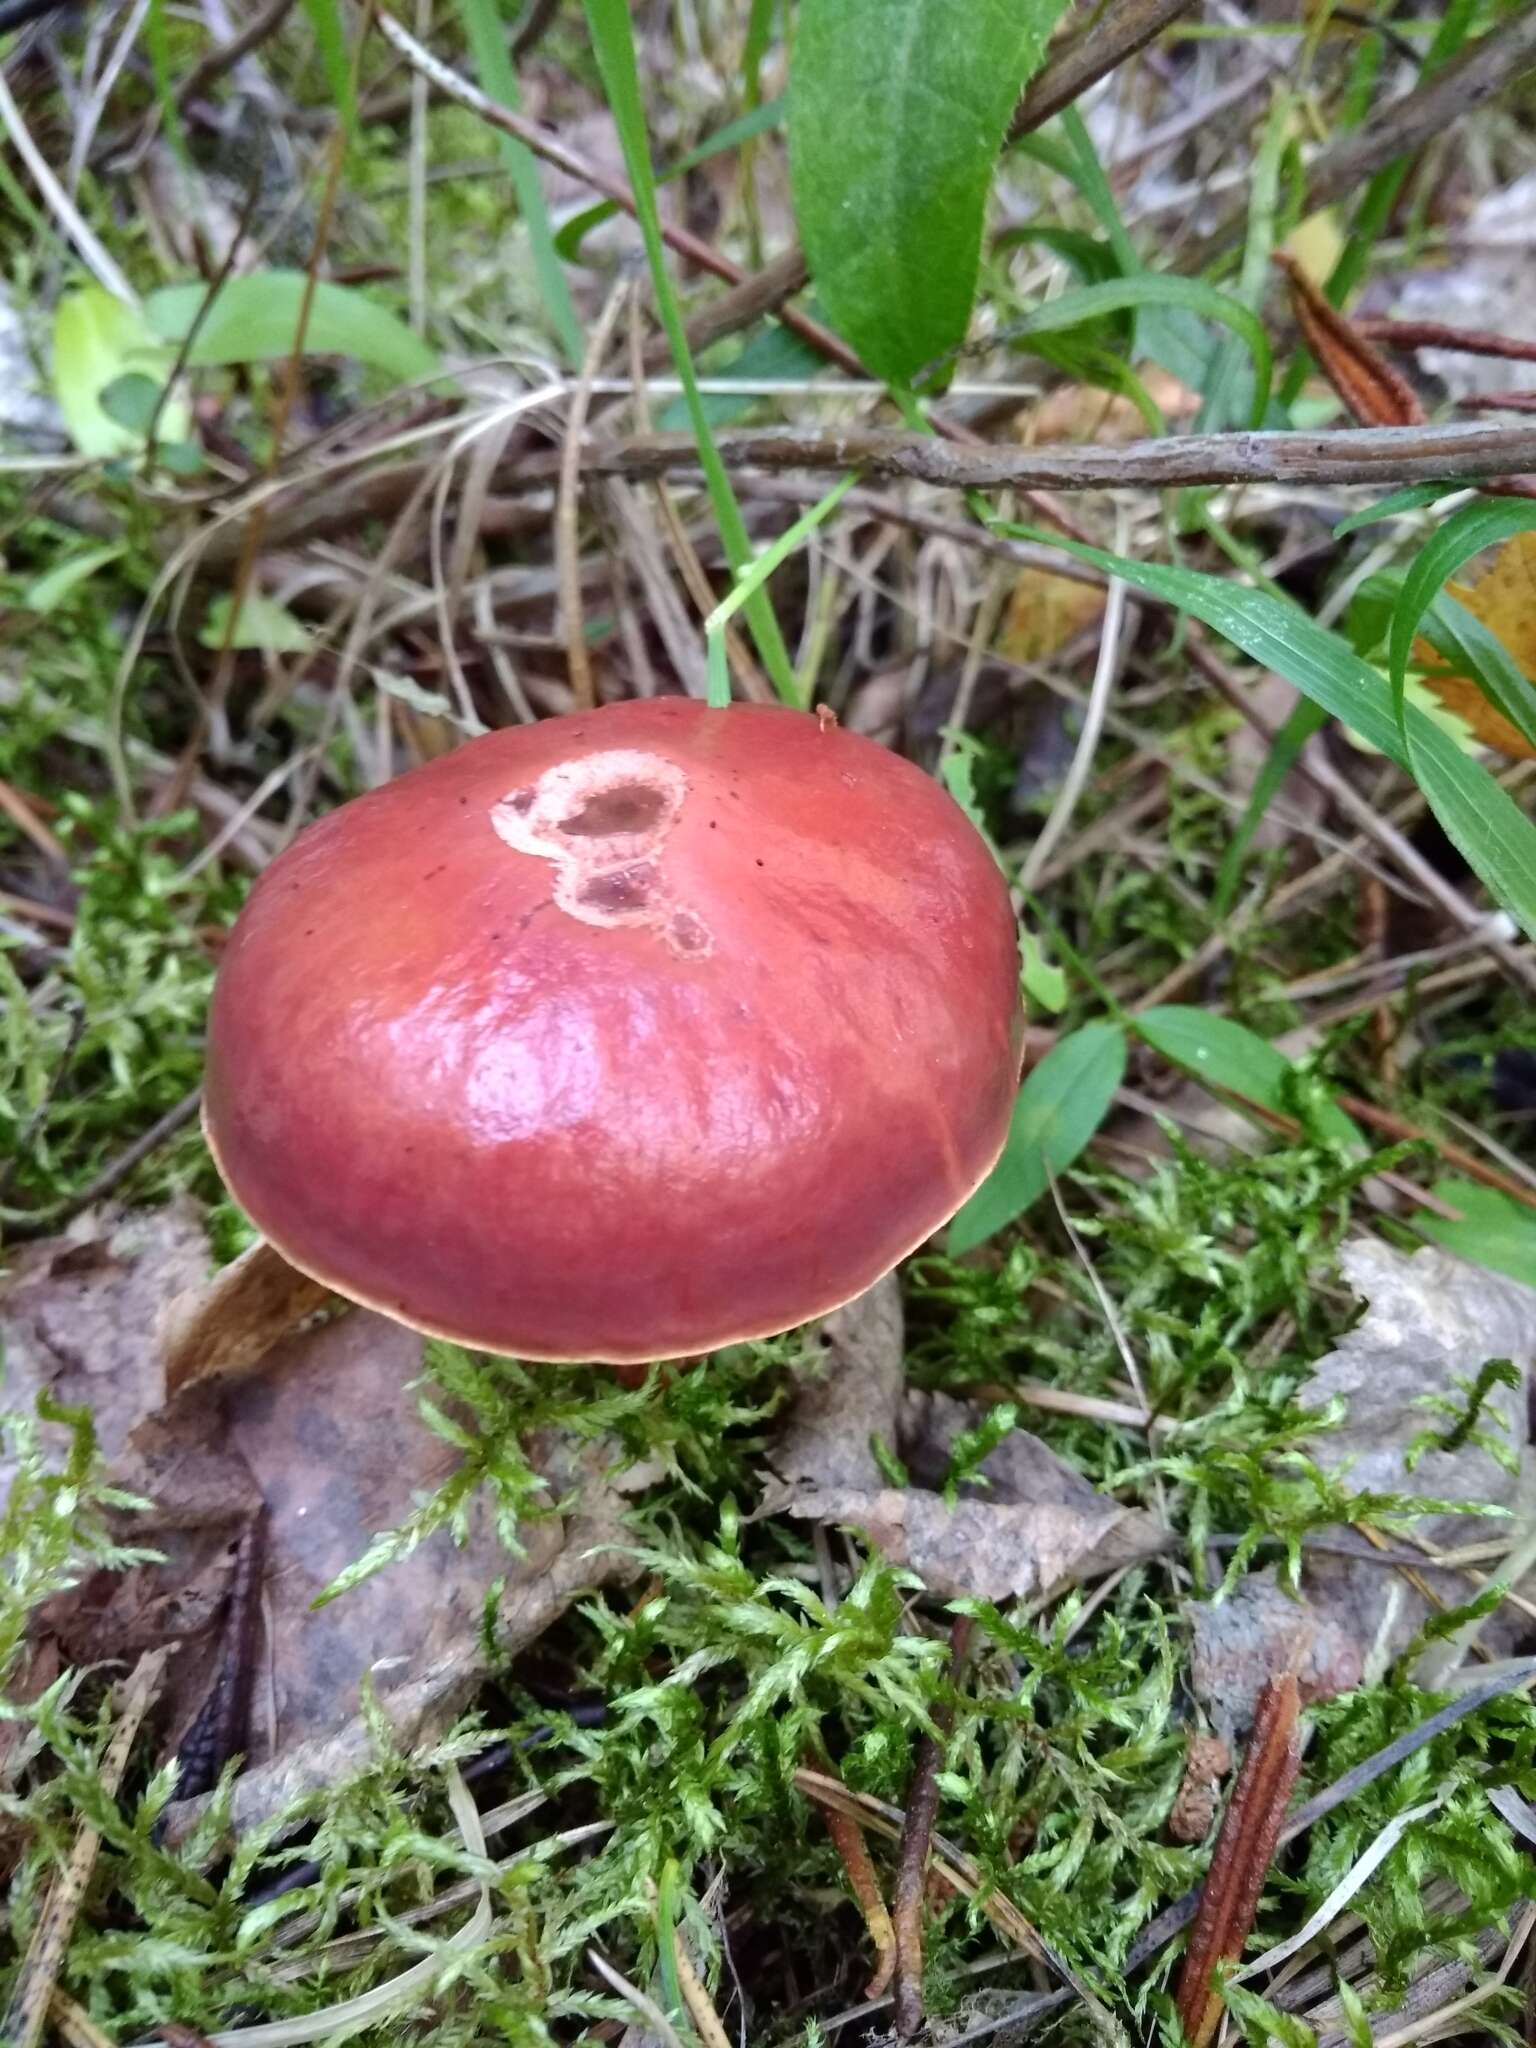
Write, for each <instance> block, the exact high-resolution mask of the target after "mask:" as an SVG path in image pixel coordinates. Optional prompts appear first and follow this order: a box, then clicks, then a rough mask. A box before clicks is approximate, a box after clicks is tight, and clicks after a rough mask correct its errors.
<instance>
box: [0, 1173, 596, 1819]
mask: <svg viewBox="0 0 1536 2048" xmlns="http://www.w3.org/2000/svg"><path fill="white" fill-rule="evenodd" d="M207 1261H208V1254H207V1246H206V1243H205V1241H204V1239H203V1236H202V1231H201V1226H200V1224H199V1223H198V1221H197V1218H196V1213H195V1211H193V1210H192V1209H191V1207H190V1205H172V1206H171V1207H170V1208H169V1209H167V1210H163V1211H155V1212H149V1213H148V1214H146V1215H141V1216H132V1215H122V1214H113V1215H105V1216H101V1217H98V1218H97V1219H95V1221H94V1223H87V1224H83V1225H82V1226H81V1227H80V1228H78V1229H77V1230H76V1231H75V1232H74V1233H72V1234H71V1236H70V1237H69V1238H68V1239H66V1240H61V1241H57V1242H55V1243H53V1244H51V1245H42V1244H40V1245H37V1246H34V1247H31V1248H30V1249H29V1251H28V1252H27V1253H26V1254H24V1255H23V1257H22V1258H21V1259H19V1260H18V1261H17V1270H16V1271H15V1272H14V1273H13V1275H12V1276H10V1278H9V1279H8V1281H7V1283H6V1285H5V1287H4V1289H3V1291H0V1343H3V1344H4V1347H5V1353H6V1357H7V1364H8V1368H9V1370H8V1374H7V1386H6V1397H7V1399H8V1401H9V1402H11V1403H12V1404H14V1405H17V1406H22V1407H30V1406H31V1404H32V1401H33V1398H34V1396H35V1394H36V1392H37V1391H38V1390H39V1389H41V1388H47V1389H49V1390H50V1391H52V1392H53V1393H54V1394H55V1395H56V1397H58V1398H60V1399H67V1400H70V1401H86V1402H88V1403H90V1404H91V1405H93V1406H96V1407H97V1408H98V1412H99V1413H101V1414H102V1415H103V1418H104V1420H103V1427H102V1441H103V1446H104V1448H105V1449H106V1450H107V1451H108V1452H109V1454H110V1455H111V1470H112V1476H113V1478H114V1479H115V1480H116V1481H117V1483H119V1484H120V1485H123V1486H125V1487H126V1488H128V1490H130V1491H132V1492H135V1493H137V1494H139V1495H141V1496H142V1497H144V1498H146V1499H148V1500H149V1501H150V1502H151V1503H152V1510H151V1512H150V1513H149V1514H147V1515H144V1514H139V1515H130V1516H125V1517H124V1518H123V1521H122V1524H121V1534H122V1536H123V1537H124V1539H125V1540H126V1541H130V1542H132V1543H134V1544H136V1545H149V1546H151V1547H153V1548H156V1549H158V1550H159V1551H160V1552H162V1553H163V1555H164V1559H165V1561H164V1562H163V1563H161V1564H149V1565H145V1566H142V1567H138V1568H135V1569H134V1570H131V1571H127V1572H113V1573H98V1574H95V1575H93V1576H92V1577H91V1578H90V1579H89V1580H88V1581H87V1582H86V1583H84V1584H83V1585H82V1586H80V1587H79V1588H77V1589H75V1591H74V1592H72V1593H71V1594H69V1595H65V1596H62V1597H61V1598H60V1599H58V1600H55V1601H54V1602H52V1603H51V1604H50V1606H49V1607H48V1609H47V1610H46V1611H45V1615H44V1617H43V1619H44V1624H45V1627H46V1629H47V1630H48V1631H49V1632H50V1633H51V1635H52V1636H53V1638H54V1639H55V1640H56V1641H57V1642H58V1644H59V1645H60V1646H61V1647H62V1649H63V1651H64V1653H65V1655H66V1657H67V1658H68V1659H69V1660H70V1661H73V1662H80V1661H86V1660H89V1659H93V1658H100V1657H103V1656H117V1657H126V1656H130V1655H133V1654H136V1653H138V1652H141V1651H144V1650H148V1649H151V1648H156V1649H158V1648H166V1649H169V1650H170V1651H171V1653H172V1656H171V1662H170V1664H169V1666H168V1669H167V1683H166V1686H165V1689H164V1694H163V1704H162V1711H163V1716H164V1721H165V1724H166V1726H165V1734H166V1741H165V1745H164V1748H165V1753H166V1754H174V1753H175V1751H176V1748H177V1745H178V1743H179V1740H180V1737H181V1734H182V1733H183V1732H184V1731H185V1729H186V1728H187V1726H188V1725H189V1723H190V1722H191V1721H192V1720H193V1719H194V1717H195V1716H196V1714H197V1712H198V1710H199V1708H200V1707H201V1705H202V1704H203V1702H204V1700H205V1699H206V1697H207V1695H208V1692H209V1689H210V1687H211V1685H212V1684H213V1683H214V1680H215V1678H216V1677H217V1675H218V1672H219V1670H220V1668H221V1659H222V1656H223V1652H224V1646H223V1642H222V1631H221V1626H220V1623H221V1614H222V1608H223V1605H224V1601H225V1596H226V1593H227V1591H228V1588H229V1584H230V1574H231V1570H232V1567H233V1564H234V1560H235V1556H236V1553H237V1548H238V1544H239V1540H240V1537H241V1535H242V1533H243V1532H244V1530H245V1529H246V1528H247V1527H248V1525H249V1523H250V1519H251V1517H252V1516H253V1514H254V1513H255V1512H256V1511H257V1510H258V1509H259V1508H260V1507H262V1506H263V1505H265V1508H266V1511H267V1517H266V1568H265V1573H264V1582H263V1595H262V1597H263V1609H264V1613H265V1616H266V1627H265V1629H264V1630H263V1635H262V1642H261V1647H260V1653H259V1663H260V1677H259V1681H258V1684H257V1688H256V1700H255V1702H254V1706H253V1711H252V1714H251V1729H250V1737H249V1756H250V1759H251V1761H252V1763H253V1765H255V1766H257V1768H255V1769H253V1770H252V1771H249V1772H247V1774H246V1775H245V1777H244V1778H243V1779H242V1780H241V1781H240V1785H239V1787H238V1790H237V1795H236V1800H235V1813H236V1817H237V1823H238V1824H240V1825H245V1824H248V1823H249V1822H251V1821H254V1820H255V1819H257V1818H259V1817H262V1816H264V1815H265V1814H267V1813H269V1812H271V1811H274V1810H276V1809H277V1808H278V1807H279V1806H281V1805H282V1804H283V1803H284V1802H285V1801H286V1800H287V1799H288V1798H289V1797H290V1796H291V1795H292V1794H293V1792H294V1791H296V1790H300V1789H313V1788H314V1787H315V1786H316V1785H320V1784H324V1783H327V1782H331V1778H330V1777H329V1776H327V1773H330V1774H335V1773H338V1772H340V1771H342V1770H345V1769H352V1768H357V1767H359V1766H360V1765H361V1764H362V1763H363V1762H365V1761H366V1759H367V1756H368V1754H369V1737H368V1736H367V1733H366V1731H365V1730H364V1728H363V1727H362V1724H361V1722H360V1721H359V1720H358V1718H357V1715H358V1698H359V1688H360V1686H361V1684H362V1682H363V1680H364V1677H365V1676H367V1677H369V1678H371V1680H372V1683H373V1685H374V1688H375V1690H376V1692H377V1694H378V1697H379V1700H380V1703H381V1705H382V1706H383V1709H384V1711H385V1712H386V1714H387V1715H388V1716H389V1717H390V1719H391V1720H392V1721H393V1722H394V1724H395V1725H396V1727H397V1729H398V1730H399V1734H400V1740H401V1742H402V1743H403V1744H406V1745H409V1744H410V1743H412V1742H415V1741H419V1740H424V1739H427V1738H428V1737H429V1736H430V1735H431V1733H432V1732H433V1731H434V1730H436V1729H438V1728H441V1727H442V1726H444V1725H446V1723H447V1722H448V1721H449V1720H451V1719H452V1717H453V1716H454V1714H456V1713H457V1712H458V1710H459V1709H460V1707H461V1706H462V1705H463V1704H464V1702H465V1701H466V1699H467V1698H468V1697H469V1696H470V1694H471V1693H472V1692H473V1689H474V1687H475V1685H476V1684H477V1683H478V1681H479V1679H480V1677H481V1676H482V1675H483V1670H484V1652H483V1649H482V1647H481V1636H480V1629H481V1621H482V1611H483V1601H484V1597H485V1592H486V1589H487V1587H488V1586H489V1585H490V1584H491V1583H492V1582H493V1581H494V1580H495V1579H497V1578H502V1579H503V1580H504V1581H505V1593H504V1596H503V1601H502V1607H501V1611H500V1615H499V1628H500V1633H501V1641H502V1643H503V1645H504V1646H505V1647H509V1648H512V1649H516V1648H519V1647H521V1646H522V1645H523V1644H525V1643H527V1642H529V1641H531V1640H532V1639H533V1638H534V1636H536V1635H537V1634H539V1633H540V1632H541V1631H542V1630H543V1629H544V1628H547V1627H548V1626H549V1624H550V1623H551V1622H552V1621H553V1620H555V1619H556V1617H557V1616H558V1615H559V1614H560V1613H561V1612H562V1611H563V1609H564V1607H565V1606H567V1605H568V1604H569V1602H570V1601H571V1600H573V1599H574V1598H576V1597H577V1596H578V1595H579V1594H580V1593H581V1592H583V1591H585V1590H587V1589H589V1588H593V1587H596V1586H598V1585H601V1584H603V1583H604V1582H606V1581H608V1580H610V1579H612V1578H615V1577H619V1576H623V1575H626V1574H627V1573H628V1572H629V1571H630V1570H631V1569H632V1566H631V1565H630V1563H629V1561H628V1559H627V1558H626V1557H625V1555H624V1554H623V1553H622V1552H621V1551H620V1550H619V1549H618V1548H617V1547H616V1545H617V1544H618V1542H619V1540H620V1538H621V1535H622V1525H621V1520H620V1516H621V1512H622V1505H623V1503H622V1499H621V1495H620V1492H619V1490H618V1487H617V1486H616V1485H615V1484H614V1483H613V1482H612V1480H611V1479H610V1477H609V1475H608V1472H607V1469H606V1468H607V1467H608V1466H609V1465H611V1464H612V1463H613V1462H614V1460H613V1458H612V1457H611V1456H610V1455H608V1454H607V1453H606V1452H605V1450H604V1447H602V1446H595V1447H593V1446H588V1447H586V1448H585V1449H584V1450H583V1451H582V1452H581V1453H580V1454H579V1455H578V1454H576V1453H575V1452H574V1451H573V1450H572V1449H571V1447H570V1446H568V1445H564V1444H562V1443H559V1442H548V1443H544V1442H541V1443H540V1444H539V1445H537V1446H530V1447H529V1455H530V1458H531V1460H532V1461H533V1462H534V1463H535V1464H536V1466H537V1468H538V1469H539V1470H541V1471H543V1472H545V1473H546V1474H547V1475H548V1478H549V1495H550V1499H551V1501H552V1502H553V1501H556V1500H558V1501H561V1502H562V1503H564V1505H563V1507H562V1511H561V1513H560V1514H558V1515H556V1514H551V1515H550V1516H548V1517H547V1518H538V1519H534V1520H532V1521H530V1522H528V1523H527V1524H526V1525H525V1527H524V1529H523V1530H522V1532H521V1535H522V1539H523V1541H524V1543H525V1545H526V1555H525V1556H523V1557H521V1558H511V1557H509V1556H508V1554H507V1552H506V1550H505V1548H504V1547H503V1546H502V1544H501V1543H500V1541H499V1540H498V1538H497V1536H496V1532H495V1529H494V1526H493V1520H492V1516H491V1514H490V1511H489V1510H488V1509H487V1508H485V1507H483V1505H481V1504H476V1505H475V1506H473V1507H472V1508H471V1511H470V1516H469V1530H468V1535H467V1539H466V1541H465V1542H464V1544H463V1545H462V1546H460V1545H456V1544H455V1543H454V1542H453V1541H452V1539H451V1536H450V1533H449V1532H448V1531H447V1530H446V1529H445V1530H441V1531H439V1532H438V1533H437V1534H435V1535H433V1536H431V1537H429V1538H428V1539H427V1540H426V1541H425V1542H423V1543H422V1544H421V1545H420V1546H419V1547H418V1548H417V1549H416V1550H415V1551H414V1552H412V1553H411V1554H410V1555H408V1556H406V1557H403V1558H401V1559H398V1560H397V1561H395V1562H394V1563H392V1564H390V1565H389V1566H387V1567H386V1568H385V1569H384V1570H382V1571H380V1572H378V1573H376V1574H375V1575H374V1576H373V1577H372V1578H370V1579H366V1580H364V1581H363V1582H362V1583H361V1584H360V1585H357V1586H355V1587H353V1588H352V1589H351V1590H349V1591H348V1592H347V1593H345V1594H343V1595H342V1596H341V1597H340V1598H339V1599H337V1600H334V1601H332V1602H331V1603H330V1604H329V1605H327V1606H326V1607H324V1608H322V1609H320V1610H319V1611H318V1612H316V1611H314V1610H313V1606H312V1603H313V1601H314V1600H315V1597H316V1596H317V1595H318V1594H319V1593H320V1592H321V1591H323V1590H324V1588H325V1587H326V1586H327V1585H328V1584H329V1583H330V1582H331V1581H332V1580H333V1579H334V1578H335V1577H336V1575H337V1574H338V1573H339V1572H341V1571H342V1570H343V1569H344V1567H346V1566H347V1565H349V1564H350V1563H352V1562H353V1561H354V1560H355V1559H356V1558H358V1557H360V1556H361V1555H362V1554H363V1553H364V1552H365V1551H366V1550H367V1549H368V1547H369V1545H370V1543H371V1542H372V1540H373V1538H374V1536H375V1534H376V1533H377V1532H378V1531H379V1530H381V1529H387V1528H390V1527H392V1526H394V1525H396V1524H398V1523H399V1522H401V1521H402V1520H403V1519H404V1518H405V1516H406V1515H407V1514H408V1513H409V1511H410V1508H411V1506H412V1503H413V1499H414V1498H415V1497H416V1496H417V1495H420V1494H423V1493H429V1492H431V1491H434V1490H435V1489H436V1488H437V1487H438V1486H439V1485H441V1483H442V1482H443V1480H444V1479H446V1478H447V1476H448V1475H449V1473H450V1472H451V1471H452V1470H453V1469H454V1467H455V1466H456V1465H457V1463H458V1453H457V1451H455V1450H454V1449H453V1448H452V1447H451V1446H450V1445H448V1444H446V1443H444V1442H443V1440H442V1439H441V1438H440V1437H438V1436H437V1435H436V1434H434V1432H433V1431H431V1430H429V1429H428V1428H427V1427H426V1425H425V1424H424V1423H423V1422H422V1420H421V1418H420V1416H419V1415H418V1413H417V1410H416V1406H415V1403H414V1401H413V1400H412V1399H411V1398H410V1397H409V1395H408V1394H405V1393H403V1391H402V1390H403V1389H404V1388H405V1387H406V1386H407V1384H408V1383H409V1382H410V1381H411V1380H412V1379H413V1378H415V1377H417V1376H418V1375H419V1374H420V1372H421V1370H422V1366H423V1340H422V1339H421V1338H420V1337H419V1336H418V1335H416V1334H415V1333H414V1332H412V1331H409V1330H406V1329H404V1328H403V1327H402V1326H401V1325H399V1324H397V1323H392V1322H389V1321H388V1320H386V1319H385V1318H384V1317H382V1316H376V1315H371V1314H368V1313H366V1312H364V1311H361V1310H356V1311H353V1312H351V1313H349V1314H347V1315H344V1316H341V1317H339V1318H337V1319H336V1320H335V1321H333V1322H331V1323H328V1324H325V1325H323V1326H322V1327H320V1328H318V1329H315V1330H312V1331H307V1332H304V1333H301V1334H299V1335H296V1336H294V1337H292V1338H290V1339H288V1340H287V1341H286V1342H285V1343H284V1344H282V1345H280V1346H279V1347H277V1349H276V1350H274V1351H273V1352H272V1353H271V1354H270V1356H269V1358H268V1361H267V1364H266V1367H265V1369H264V1370H263V1372H262V1373H261V1374H260V1376H259V1377H257V1378H255V1379H250V1380H246V1381H243V1382H239V1383H236V1384H234V1385H231V1386H229V1387H227V1388H225V1389H224V1390H222V1391H220V1390H217V1389H210V1390H208V1391H206V1392H203V1393H200V1394H198V1395H196V1396H194V1397H191V1398H188V1399H185V1400H182V1401H179V1402H177V1403H176V1404H174V1406H172V1407H170V1408H164V1407H162V1406H161V1403H160V1375H161V1361H160V1354H159V1349H158V1344H157V1324H158V1319H159V1317H158V1312H159V1309H160V1307H161V1304H162V1303H163V1301H164V1300H165V1299H166V1298H167V1297H168V1296H169V1295H171V1294H174V1293H176V1292H178V1291H180V1290H182V1289H184V1288H185V1287H186V1286H188V1285H189V1284H193V1283H195V1282H196V1281H197V1280H200V1279H201V1278H202V1276H203V1274H204V1273H205V1272H206V1268H207ZM98 1397H99V1399H98ZM61 1448H62V1445H61ZM634 1480H635V1475H631V1484H633V1483H634ZM185 1804H186V1805H187V1806H191V1807H195V1806H196V1802H186V1803H185ZM186 1824H187V1822H186V1814H185V1813H184V1812H179V1811H178V1810H177V1809H174V1808H173V1809H172V1814H171V1829H170V1833H171V1835H172V1837H173V1838H175V1837H176V1836H177V1835H178V1834H179V1832H180V1831H181V1830H182V1829H183V1828H184V1827H185V1825H186Z"/></svg>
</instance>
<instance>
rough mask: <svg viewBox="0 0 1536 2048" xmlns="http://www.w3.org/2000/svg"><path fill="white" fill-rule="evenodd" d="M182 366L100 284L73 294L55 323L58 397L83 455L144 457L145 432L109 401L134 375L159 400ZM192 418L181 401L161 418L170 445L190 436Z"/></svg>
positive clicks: (174, 401)
mask: <svg viewBox="0 0 1536 2048" xmlns="http://www.w3.org/2000/svg"><path fill="white" fill-rule="evenodd" d="M174 366H175V358H174V355H173V354H172V352H171V351H170V350H169V349H168V348H166V347H165V346H164V345H163V343H162V342H161V340H160V339H159V338H157V336H156V335H155V334H154V333H152V332H151V331H150V328H149V327H147V326H146V325H145V323H144V321H143V320H141V319H140V318H139V316H138V314H137V313H136V312H135V311H134V309H133V308H132V307H131V306H125V305H124V304H123V302H122V300H121V299H115V298H114V297H113V296H112V294H111V293H110V292H108V291H104V290H103V289H102V287H101V286H100V285H98V284H88V285H82V286H81V288H80V289H79V290H78V291H73V292H66V293H65V294H64V296H63V298H61V299H60V301H59V304H58V309H57V311H56V312H55V314H54V317H53V391H54V396H55V398H57V400H58V402H59V410H60V412H62V413H63V415H64V424H65V426H66V427H68V429H69V437H70V439H71V440H72V441H73V442H74V444H75V446H76V447H77V448H78V449H79V451H80V453H81V454H82V455H87V456H93V457H106V458H109V459H110V458H111V457H113V456H119V455H134V454H137V453H138V452H139V451H140V450H141V449H142V448H143V446H144V435H143V433H142V431H140V430H139V429H138V428H136V427H134V426H131V425H128V424H125V423H124V421H123V420H121V419H120V418H114V417H113V415H112V413H111V412H109V411H108V410H107V409H106V407H105V406H104V405H103V403H102V396H103V393H105V392H106V391H107V390H109V389H110V388H112V387H113V386H119V387H120V386H121V382H122V380H123V379H124V378H127V377H142V378H144V379H145V380H146V381H147V382H148V383H150V384H151V385H152V386H153V387H154V391H155V395H156V398H158V396H159V393H160V390H161V388H162V387H163V386H164V384H165V381H166V379H167V378H168V377H169V376H170V374H171V371H172V369H173V368H174ZM190 424H191V416H190V414H189V413H188V411H187V408H186V406H185V404H184V403H183V402H182V401H181V400H180V399H172V400H171V402H170V403H169V404H168V405H166V407H165V409H164V410H163V412H162V413H161V415H160V431H161V433H162V434H163V435H164V436H165V438H166V439H167V440H172V441H179V440H182V439H184V438H185V436H186V434H187V431H188V428H189V426H190Z"/></svg>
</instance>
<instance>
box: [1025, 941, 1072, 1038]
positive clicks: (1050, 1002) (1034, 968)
mask: <svg viewBox="0 0 1536 2048" xmlns="http://www.w3.org/2000/svg"><path fill="white" fill-rule="evenodd" d="M1019 954H1020V957H1021V958H1022V960H1023V963H1024V964H1023V969H1022V979H1023V983H1024V993H1025V995H1026V996H1027V997H1028V999H1029V1001H1030V1002H1031V1003H1033V1004H1035V1006H1036V1007H1037V1008H1038V1009H1041V1010H1044V1011H1046V1012H1047V1014H1048V1015H1050V1016H1052V1017H1055V1016H1058V1015H1059V1014H1060V1013H1061V1011H1063V1010H1064V1009H1065V1008H1066V1007H1067V977H1066V976H1065V975H1064V974H1063V973H1062V971H1061V969H1060V968H1059V967H1057V966H1056V965H1055V964H1054V963H1053V962H1052V961H1051V960H1050V959H1049V958H1047V956H1046V951H1045V948H1044V947H1043V946H1042V945H1041V943H1040V941H1039V940H1038V939H1037V938H1036V937H1035V934H1034V933H1033V932H1032V931H1030V930H1029V928H1028V926H1027V925H1026V926H1022V927H1021V928H1020V931H1019Z"/></svg>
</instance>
